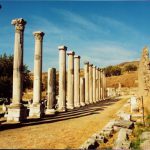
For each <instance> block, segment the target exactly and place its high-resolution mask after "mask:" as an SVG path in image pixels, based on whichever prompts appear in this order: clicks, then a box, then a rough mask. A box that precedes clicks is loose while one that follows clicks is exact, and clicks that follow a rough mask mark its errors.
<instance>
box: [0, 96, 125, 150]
mask: <svg viewBox="0 0 150 150" xmlns="http://www.w3.org/2000/svg"><path fill="white" fill-rule="evenodd" d="M126 100H127V99H125V98H124V99H120V100H110V101H103V102H99V103H98V104H93V105H90V106H87V107H83V108H80V109H75V110H73V111H69V112H65V113H61V114H58V115H56V116H49V117H47V118H44V119H43V120H38V121H37V122H36V121H33V120H31V121H29V122H26V123H24V124H23V125H22V126H21V127H16V128H14V129H13V128H12V129H7V128H1V131H0V148H2V149H3V148H10V149H12V148H17V149H20V148H28V149H29V148H35V149H36V148H49V149H51V148H57V149H58V148H59V149H60V148H65V149H66V148H68V149H69V148H79V147H80V145H81V144H83V143H84V141H85V140H87V138H89V137H90V136H91V135H92V134H94V133H95V132H97V131H99V130H101V129H102V128H103V127H104V126H105V124H106V123H107V122H108V121H109V120H110V119H112V118H115V113H116V112H117V111H118V110H119V109H120V108H121V107H122V106H123V104H124V103H125V102H126Z"/></svg>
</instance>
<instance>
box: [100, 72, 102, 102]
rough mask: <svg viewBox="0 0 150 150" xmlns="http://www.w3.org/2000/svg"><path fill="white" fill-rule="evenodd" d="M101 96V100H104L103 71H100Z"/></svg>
mask: <svg viewBox="0 0 150 150" xmlns="http://www.w3.org/2000/svg"><path fill="white" fill-rule="evenodd" d="M100 95H101V100H102V99H103V72H102V69H100Z"/></svg>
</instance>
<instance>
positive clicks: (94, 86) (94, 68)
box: [92, 66, 96, 103]
mask: <svg viewBox="0 0 150 150" xmlns="http://www.w3.org/2000/svg"><path fill="white" fill-rule="evenodd" d="M92 71H93V102H94V103H96V66H93V69H92Z"/></svg>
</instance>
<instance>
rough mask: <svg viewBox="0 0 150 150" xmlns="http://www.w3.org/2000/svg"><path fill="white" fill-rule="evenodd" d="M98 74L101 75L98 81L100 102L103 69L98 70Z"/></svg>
mask: <svg viewBox="0 0 150 150" xmlns="http://www.w3.org/2000/svg"><path fill="white" fill-rule="evenodd" d="M98 74H99V78H98V81H99V100H101V69H100V68H99V70H98Z"/></svg>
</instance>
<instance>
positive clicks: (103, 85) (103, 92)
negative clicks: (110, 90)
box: [102, 70, 105, 99]
mask: <svg viewBox="0 0 150 150" xmlns="http://www.w3.org/2000/svg"><path fill="white" fill-rule="evenodd" d="M102 99H105V77H104V70H102Z"/></svg>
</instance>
